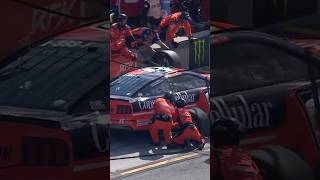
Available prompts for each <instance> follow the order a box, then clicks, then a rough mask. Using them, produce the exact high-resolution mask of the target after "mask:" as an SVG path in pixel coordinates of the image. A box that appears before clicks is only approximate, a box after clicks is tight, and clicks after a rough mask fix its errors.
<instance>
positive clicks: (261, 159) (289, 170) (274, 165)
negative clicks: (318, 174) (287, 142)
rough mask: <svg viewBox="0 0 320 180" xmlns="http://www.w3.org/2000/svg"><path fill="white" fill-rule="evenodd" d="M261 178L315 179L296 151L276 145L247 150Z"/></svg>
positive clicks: (285, 179) (286, 179) (284, 179)
mask: <svg viewBox="0 0 320 180" xmlns="http://www.w3.org/2000/svg"><path fill="white" fill-rule="evenodd" d="M249 154H250V155H251V157H252V159H253V160H254V161H255V163H256V164H257V166H258V167H259V170H260V174H261V176H262V179H263V180H273V179H277V180H301V179H303V180H315V178H314V175H313V173H312V171H311V169H310V168H309V166H308V164H307V163H306V162H305V161H304V160H302V159H301V158H300V157H299V156H298V155H297V154H296V153H294V152H293V151H291V150H289V149H286V148H284V147H281V146H277V145H270V146H266V147H263V148H261V149H258V150H252V151H249Z"/></svg>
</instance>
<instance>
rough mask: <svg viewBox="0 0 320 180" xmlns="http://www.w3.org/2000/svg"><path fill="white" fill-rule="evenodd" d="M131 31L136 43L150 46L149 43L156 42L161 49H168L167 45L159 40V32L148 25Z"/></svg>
mask: <svg viewBox="0 0 320 180" xmlns="http://www.w3.org/2000/svg"><path fill="white" fill-rule="evenodd" d="M131 32H132V34H133V37H134V39H135V41H136V42H137V45H144V46H147V47H150V48H151V45H152V44H155V43H156V44H158V45H159V46H160V47H161V49H167V50H168V49H169V47H168V46H167V45H165V44H164V43H163V42H162V41H161V39H160V37H159V34H158V33H157V32H155V31H153V30H152V29H150V28H148V27H141V28H135V29H133V30H132V31H131Z"/></svg>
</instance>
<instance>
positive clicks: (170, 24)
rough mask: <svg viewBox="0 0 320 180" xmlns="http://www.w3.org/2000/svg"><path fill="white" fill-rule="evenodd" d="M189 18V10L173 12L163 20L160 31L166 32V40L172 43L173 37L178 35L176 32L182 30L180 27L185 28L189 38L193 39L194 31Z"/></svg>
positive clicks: (161, 32) (160, 32)
mask: <svg viewBox="0 0 320 180" xmlns="http://www.w3.org/2000/svg"><path fill="white" fill-rule="evenodd" d="M189 19H190V15H189V13H188V12H187V11H183V12H177V13H174V14H171V15H169V16H167V17H165V18H164V19H162V20H161V22H160V26H159V28H158V33H159V34H164V33H165V37H166V41H167V42H168V43H170V44H172V43H173V38H175V37H176V33H177V32H178V31H179V30H180V28H183V29H184V31H185V32H186V35H187V36H188V37H189V39H191V38H192V32H191V25H190V23H189Z"/></svg>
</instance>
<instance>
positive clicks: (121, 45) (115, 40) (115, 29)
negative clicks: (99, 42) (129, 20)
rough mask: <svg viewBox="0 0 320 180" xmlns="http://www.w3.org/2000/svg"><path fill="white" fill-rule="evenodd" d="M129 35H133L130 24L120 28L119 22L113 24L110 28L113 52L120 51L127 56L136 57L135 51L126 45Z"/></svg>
mask: <svg viewBox="0 0 320 180" xmlns="http://www.w3.org/2000/svg"><path fill="white" fill-rule="evenodd" d="M128 37H133V36H132V33H131V30H130V27H129V26H128V25H126V26H125V27H123V28H120V27H119V26H118V24H117V23H114V24H112V26H111V29H110V47H111V48H110V49H111V54H117V53H120V54H121V55H123V56H124V57H126V58H129V59H134V58H135V55H134V53H133V52H132V51H130V50H129V49H128V48H127V47H126V38H128Z"/></svg>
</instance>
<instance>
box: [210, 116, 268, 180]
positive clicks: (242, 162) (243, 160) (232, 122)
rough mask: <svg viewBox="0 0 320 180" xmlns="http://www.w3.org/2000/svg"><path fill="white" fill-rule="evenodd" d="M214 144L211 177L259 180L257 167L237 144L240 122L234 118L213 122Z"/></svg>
mask: <svg viewBox="0 0 320 180" xmlns="http://www.w3.org/2000/svg"><path fill="white" fill-rule="evenodd" d="M212 131H213V132H212V138H213V146H214V156H213V157H212V159H213V160H212V161H211V162H213V166H211V167H213V169H212V170H213V179H215V180H221V179H223V180H234V179H238V180H261V179H262V177H261V175H260V173H259V169H258V167H257V166H256V164H255V163H254V161H253V160H252V159H251V157H250V156H249V155H248V154H247V153H245V152H244V151H243V150H242V149H241V148H240V146H239V142H240V136H241V130H240V122H239V121H237V120H236V119H234V118H228V119H226V118H221V119H219V120H217V121H216V122H215V123H214V124H213V128H212Z"/></svg>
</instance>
